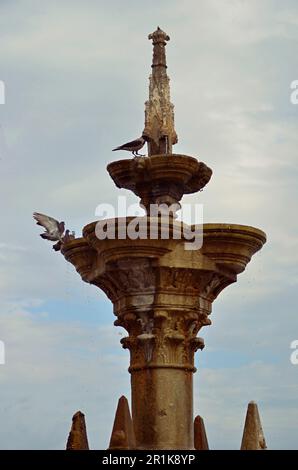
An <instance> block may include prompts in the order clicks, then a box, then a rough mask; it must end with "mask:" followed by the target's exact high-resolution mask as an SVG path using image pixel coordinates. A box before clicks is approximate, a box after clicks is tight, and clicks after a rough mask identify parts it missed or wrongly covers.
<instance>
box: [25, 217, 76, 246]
mask: <svg viewBox="0 0 298 470" xmlns="http://www.w3.org/2000/svg"><path fill="white" fill-rule="evenodd" d="M33 218H34V219H35V220H36V223H37V225H40V226H41V227H44V228H45V232H43V233H41V234H40V236H41V238H44V239H45V240H49V241H52V242H57V243H55V245H53V249H54V250H55V251H59V250H60V249H61V245H62V243H65V242H66V241H68V240H73V239H74V238H75V234H74V232H72V233H71V234H70V232H69V230H66V232H65V233H64V230H65V223H64V222H58V220H56V219H54V218H53V217H49V216H48V215H45V214H41V213H39V212H34V213H33Z"/></svg>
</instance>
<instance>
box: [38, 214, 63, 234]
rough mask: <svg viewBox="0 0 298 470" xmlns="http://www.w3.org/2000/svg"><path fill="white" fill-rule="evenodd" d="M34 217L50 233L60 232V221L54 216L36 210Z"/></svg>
mask: <svg viewBox="0 0 298 470" xmlns="http://www.w3.org/2000/svg"><path fill="white" fill-rule="evenodd" d="M33 217H34V219H35V220H36V223H37V225H41V227H44V228H45V229H46V231H47V232H48V233H52V234H54V233H55V232H58V233H60V230H61V229H60V227H59V222H58V220H56V219H54V218H53V217H49V216H48V215H45V214H40V213H39V212H34V214H33ZM62 233H63V232H62Z"/></svg>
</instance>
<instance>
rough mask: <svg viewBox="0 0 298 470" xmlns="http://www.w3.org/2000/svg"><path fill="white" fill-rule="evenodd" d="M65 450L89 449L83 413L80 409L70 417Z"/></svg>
mask: <svg viewBox="0 0 298 470" xmlns="http://www.w3.org/2000/svg"><path fill="white" fill-rule="evenodd" d="M66 450H89V444H88V438H87V430H86V423H85V415H84V414H83V413H82V412H81V411H78V412H77V413H75V414H74V415H73V417H72V425H71V430H70V433H69V436H68V439H67V444H66Z"/></svg>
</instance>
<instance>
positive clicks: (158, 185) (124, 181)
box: [107, 154, 212, 214]
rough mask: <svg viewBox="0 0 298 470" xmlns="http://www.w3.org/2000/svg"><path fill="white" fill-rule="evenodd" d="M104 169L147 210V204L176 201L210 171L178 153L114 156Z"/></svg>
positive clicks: (201, 182) (200, 185)
mask: <svg viewBox="0 0 298 470" xmlns="http://www.w3.org/2000/svg"><path fill="white" fill-rule="evenodd" d="M107 170H108V172H109V174H110V176H111V178H112V179H113V181H114V183H115V184H116V186H117V187H118V188H125V189H129V190H130V191H132V192H134V193H135V194H136V195H137V196H139V197H140V198H141V204H142V205H143V206H144V207H145V208H146V210H147V213H148V214H149V207H150V204H163V203H165V204H167V205H171V204H178V203H179V201H180V199H181V198H182V196H183V194H190V193H195V192H197V191H199V190H200V189H202V188H203V187H204V186H205V185H206V184H207V183H208V181H209V180H210V178H211V175H212V170H211V169H210V168H209V167H208V166H207V165H205V163H203V162H200V161H198V160H197V159H196V158H194V157H190V156H187V155H178V154H171V155H167V154H164V155H153V156H151V157H136V158H133V159H127V160H118V161H116V162H112V163H110V164H109V165H108V166H107Z"/></svg>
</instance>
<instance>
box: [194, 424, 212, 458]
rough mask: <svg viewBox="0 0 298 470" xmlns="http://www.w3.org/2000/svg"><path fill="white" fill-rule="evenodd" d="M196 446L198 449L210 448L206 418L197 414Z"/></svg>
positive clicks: (195, 427) (195, 428)
mask: <svg viewBox="0 0 298 470" xmlns="http://www.w3.org/2000/svg"><path fill="white" fill-rule="evenodd" d="M194 447H195V449H196V450H209V445H208V439H207V434H206V430H205V425H204V420H203V418H202V417H201V416H196V418H195V420H194Z"/></svg>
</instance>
